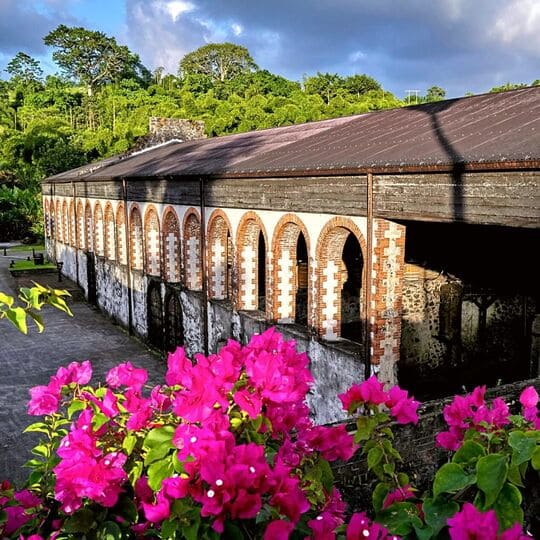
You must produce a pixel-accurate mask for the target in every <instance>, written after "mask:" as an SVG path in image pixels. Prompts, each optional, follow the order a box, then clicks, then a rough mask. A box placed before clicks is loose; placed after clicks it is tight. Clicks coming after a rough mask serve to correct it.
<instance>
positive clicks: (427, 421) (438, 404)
mask: <svg viewBox="0 0 540 540" xmlns="http://www.w3.org/2000/svg"><path fill="white" fill-rule="evenodd" d="M531 384H532V385H533V386H535V387H536V389H537V390H540V380H539V379H533V380H529V381H521V382H519V383H513V384H508V385H504V386H500V387H497V388H492V389H489V390H488V391H487V393H486V397H487V398H488V399H492V398H494V397H497V396H498V397H501V398H503V399H504V400H505V401H506V402H507V403H509V404H511V406H512V407H513V408H514V409H516V406H518V408H519V403H518V398H519V395H520V393H521V391H522V390H523V388H525V387H526V386H528V385H531ZM449 402H450V399H444V400H437V401H429V402H426V403H424V404H423V405H422V406H421V408H420V409H419V416H420V421H419V423H418V425H417V426H412V425H406V426H401V425H397V424H395V425H393V426H392V430H393V432H394V434H395V441H394V444H395V446H396V448H397V449H398V451H399V452H400V454H401V456H402V458H403V468H402V470H403V471H405V472H407V473H408V474H409V476H410V478H411V483H412V484H414V485H415V487H417V488H419V490H420V493H422V492H423V491H425V490H427V489H429V488H430V487H431V481H432V479H433V477H434V475H435V473H436V471H437V470H438V468H439V467H440V466H441V465H442V464H444V463H445V462H446V461H447V459H448V457H447V456H448V453H447V452H446V451H443V450H441V449H440V448H436V447H435V435H436V434H437V433H438V432H439V431H443V430H444V429H445V426H446V424H445V423H444V419H443V416H442V410H443V407H444V405H445V404H447V403H449ZM516 404H517V405H516ZM349 426H350V428H351V429H354V424H353V423H350V424H349ZM333 469H334V474H335V477H336V481H337V484H338V486H339V487H340V489H341V491H342V493H343V496H344V498H345V500H346V501H347V503H348V504H349V506H350V510H351V511H357V510H365V509H369V508H371V495H372V493H373V489H374V488H375V486H376V484H377V482H376V480H375V479H374V477H373V476H372V475H371V474H368V471H367V462H366V460H365V459H364V457H363V456H361V453H360V451H358V452H357V453H356V454H355V456H353V458H352V459H351V460H350V461H349V462H347V463H337V464H335V465H334V466H333ZM527 501H528V503H527V519H528V521H529V523H534V524H535V526H536V527H537V532H538V533H540V529H538V528H539V527H540V485H539V484H538V482H537V481H536V485H535V486H534V485H531V486H530V492H529V495H528V497H527ZM535 520H536V521H535Z"/></svg>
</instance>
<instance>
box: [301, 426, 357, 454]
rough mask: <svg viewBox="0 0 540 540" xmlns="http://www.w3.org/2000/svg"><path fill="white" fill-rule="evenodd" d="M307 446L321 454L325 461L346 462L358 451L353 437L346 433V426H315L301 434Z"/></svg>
mask: <svg viewBox="0 0 540 540" xmlns="http://www.w3.org/2000/svg"><path fill="white" fill-rule="evenodd" d="M302 437H303V439H304V440H305V441H306V442H307V444H308V445H309V446H310V447H311V448H313V449H314V450H317V451H318V452H320V453H321V455H322V457H323V458H324V459H326V460H327V461H336V459H341V460H343V461H348V460H349V459H351V457H352V456H353V454H354V453H355V452H356V450H357V449H358V445H356V444H354V437H353V436H352V435H351V434H349V433H347V429H346V426H345V425H344V424H340V425H338V426H331V427H326V426H315V427H313V428H311V429H309V430H307V431H306V432H303V433H302Z"/></svg>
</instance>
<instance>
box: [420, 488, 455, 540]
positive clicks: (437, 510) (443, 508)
mask: <svg viewBox="0 0 540 540" xmlns="http://www.w3.org/2000/svg"><path fill="white" fill-rule="evenodd" d="M422 510H423V511H424V516H425V520H426V523H427V524H428V525H429V526H430V527H431V529H432V530H433V536H436V535H437V534H439V531H441V529H442V528H443V527H444V526H445V525H446V522H447V520H448V518H450V517H452V516H453V515H454V514H455V513H456V512H457V511H458V510H459V504H458V503H457V502H455V501H446V500H445V499H444V498H442V497H436V498H427V499H426V500H425V501H424V504H423V505H422Z"/></svg>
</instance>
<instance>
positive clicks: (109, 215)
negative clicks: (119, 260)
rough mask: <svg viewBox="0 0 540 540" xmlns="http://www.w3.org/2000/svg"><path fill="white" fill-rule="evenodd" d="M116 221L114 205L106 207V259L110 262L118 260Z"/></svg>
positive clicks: (109, 204)
mask: <svg viewBox="0 0 540 540" xmlns="http://www.w3.org/2000/svg"><path fill="white" fill-rule="evenodd" d="M114 225H115V219H114V211H113V208H112V204H111V203H110V202H109V203H107V204H106V206H105V229H104V237H105V257H106V258H107V259H109V260H110V261H114V260H116V233H115V230H114Z"/></svg>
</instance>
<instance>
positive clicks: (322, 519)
mask: <svg viewBox="0 0 540 540" xmlns="http://www.w3.org/2000/svg"><path fill="white" fill-rule="evenodd" d="M307 524H308V526H309V528H310V529H311V531H312V533H313V534H312V538H313V540H333V539H334V538H335V537H336V533H335V530H336V527H337V526H338V525H339V523H337V520H336V518H335V517H334V516H333V515H332V514H330V512H322V513H321V514H319V515H318V516H317V517H316V518H315V519H311V520H309V521H308V522H307Z"/></svg>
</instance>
